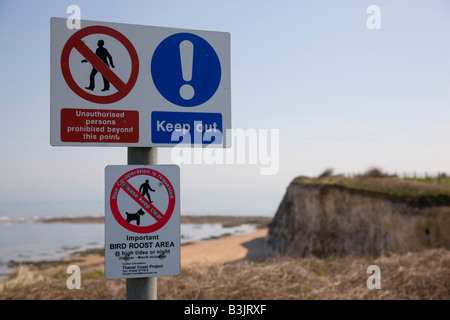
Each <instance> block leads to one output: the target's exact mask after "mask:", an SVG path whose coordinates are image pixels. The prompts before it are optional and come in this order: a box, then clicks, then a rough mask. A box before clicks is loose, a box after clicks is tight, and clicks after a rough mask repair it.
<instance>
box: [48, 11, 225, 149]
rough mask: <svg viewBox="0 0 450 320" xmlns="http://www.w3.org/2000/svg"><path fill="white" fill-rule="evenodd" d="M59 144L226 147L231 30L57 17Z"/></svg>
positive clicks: (53, 94)
mask: <svg viewBox="0 0 450 320" xmlns="http://www.w3.org/2000/svg"><path fill="white" fill-rule="evenodd" d="M50 54H51V56H50V143H51V145H53V146H121V147H123V146H131V147H173V146H175V145H177V144H179V143H182V144H183V145H186V146H190V145H192V144H200V145H209V146H217V147H225V146H226V145H227V141H226V137H225V136H226V134H225V133H226V130H227V129H231V92H230V78H231V76H230V34H229V33H226V32H215V31H200V30H188V29H176V28H165V27H153V26H140V25H131V24H121V23H106V22H98V21H88V20H82V21H81V29H78V30H77V29H69V28H68V27H67V19H64V18H52V19H51V53H50Z"/></svg>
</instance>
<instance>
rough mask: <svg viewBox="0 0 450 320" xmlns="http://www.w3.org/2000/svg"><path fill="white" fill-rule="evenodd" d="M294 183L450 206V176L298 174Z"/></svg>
mask: <svg viewBox="0 0 450 320" xmlns="http://www.w3.org/2000/svg"><path fill="white" fill-rule="evenodd" d="M293 183H298V184H303V185H311V186H312V185H315V186H325V187H326V186H337V187H341V188H347V189H350V190H353V191H355V192H365V193H371V194H373V195H383V196H386V197H389V198H390V199H392V200H394V201H402V202H406V203H408V204H411V205H420V206H429V205H436V206H449V205H450V178H447V177H442V178H440V179H439V183H438V180H437V178H427V179H412V178H408V179H402V178H399V177H397V176H385V175H382V174H376V175H370V174H367V175H360V176H355V177H351V178H350V177H345V176H342V175H324V176H321V177H317V178H309V177H305V176H299V177H297V178H295V179H294V180H293Z"/></svg>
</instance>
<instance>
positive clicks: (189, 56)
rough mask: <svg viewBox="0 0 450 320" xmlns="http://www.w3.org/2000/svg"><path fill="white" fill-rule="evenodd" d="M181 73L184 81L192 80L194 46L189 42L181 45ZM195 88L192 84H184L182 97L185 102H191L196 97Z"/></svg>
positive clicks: (181, 92) (181, 91) (185, 41)
mask: <svg viewBox="0 0 450 320" xmlns="http://www.w3.org/2000/svg"><path fill="white" fill-rule="evenodd" d="M180 57H181V72H182V74H183V80H184V81H191V80H192V63H193V60H194V45H193V43H192V42H190V41H189V40H184V41H182V42H181V43H180ZM194 93H195V91H194V88H193V87H192V86H191V85H190V84H184V85H182V86H181V88H180V96H181V97H182V98H183V99H184V100H190V99H192V98H193V97H194Z"/></svg>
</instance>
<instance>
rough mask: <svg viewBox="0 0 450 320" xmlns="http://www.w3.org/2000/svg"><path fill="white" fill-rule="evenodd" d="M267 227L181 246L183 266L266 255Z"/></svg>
mask: <svg viewBox="0 0 450 320" xmlns="http://www.w3.org/2000/svg"><path fill="white" fill-rule="evenodd" d="M266 235H267V229H261V230H257V231H255V232H252V233H249V234H243V235H237V236H231V237H224V238H219V239H214V240H206V241H200V242H196V243H192V244H187V245H183V246H181V267H184V266H189V265H192V264H204V265H217V264H224V263H227V262H232V261H237V260H242V259H247V260H255V259H258V258H263V257H264V255H265V237H266Z"/></svg>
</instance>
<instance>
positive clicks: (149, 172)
mask: <svg viewBox="0 0 450 320" xmlns="http://www.w3.org/2000/svg"><path fill="white" fill-rule="evenodd" d="M133 172H134V174H131V173H133ZM128 175H129V177H128V178H126V177H127V176H128ZM139 175H146V176H150V177H152V178H155V179H157V180H159V181H160V182H161V183H162V185H163V186H164V187H165V188H166V191H167V193H168V194H169V191H168V188H171V189H172V192H173V197H172V198H171V197H170V196H169V204H168V206H167V209H166V212H165V213H163V216H162V218H161V219H159V220H158V221H156V222H155V223H154V224H152V225H149V226H142V227H141V226H137V225H134V224H131V223H128V222H127V221H126V220H125V218H124V217H123V216H122V214H121V213H120V211H119V206H118V203H117V198H118V192H119V191H120V190H123V189H122V186H123V184H124V182H125V183H127V181H128V179H130V178H131V177H136V176H139ZM116 189H118V191H117V193H116V195H115V196H114V193H115V191H116ZM109 200H110V205H111V212H112V214H113V216H114V218H115V219H116V221H117V222H118V223H119V224H120V225H121V226H122V227H124V228H125V229H127V230H129V231H132V232H136V233H151V232H155V231H157V230H159V229H160V228H162V227H163V226H164V225H165V224H166V223H167V222H168V221H169V220H170V217H171V216H172V213H173V211H174V209H175V201H176V194H175V189H174V188H173V186H172V183H171V182H170V181H169V179H167V177H166V176H164V175H163V174H162V173H160V172H159V171H156V170H153V169H150V168H136V169H133V170H130V171H128V172H126V173H124V174H123V175H122V176H120V178H119V179H117V181H116V182H115V183H114V186H113V188H112V190H111V194H110V198H109Z"/></svg>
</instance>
